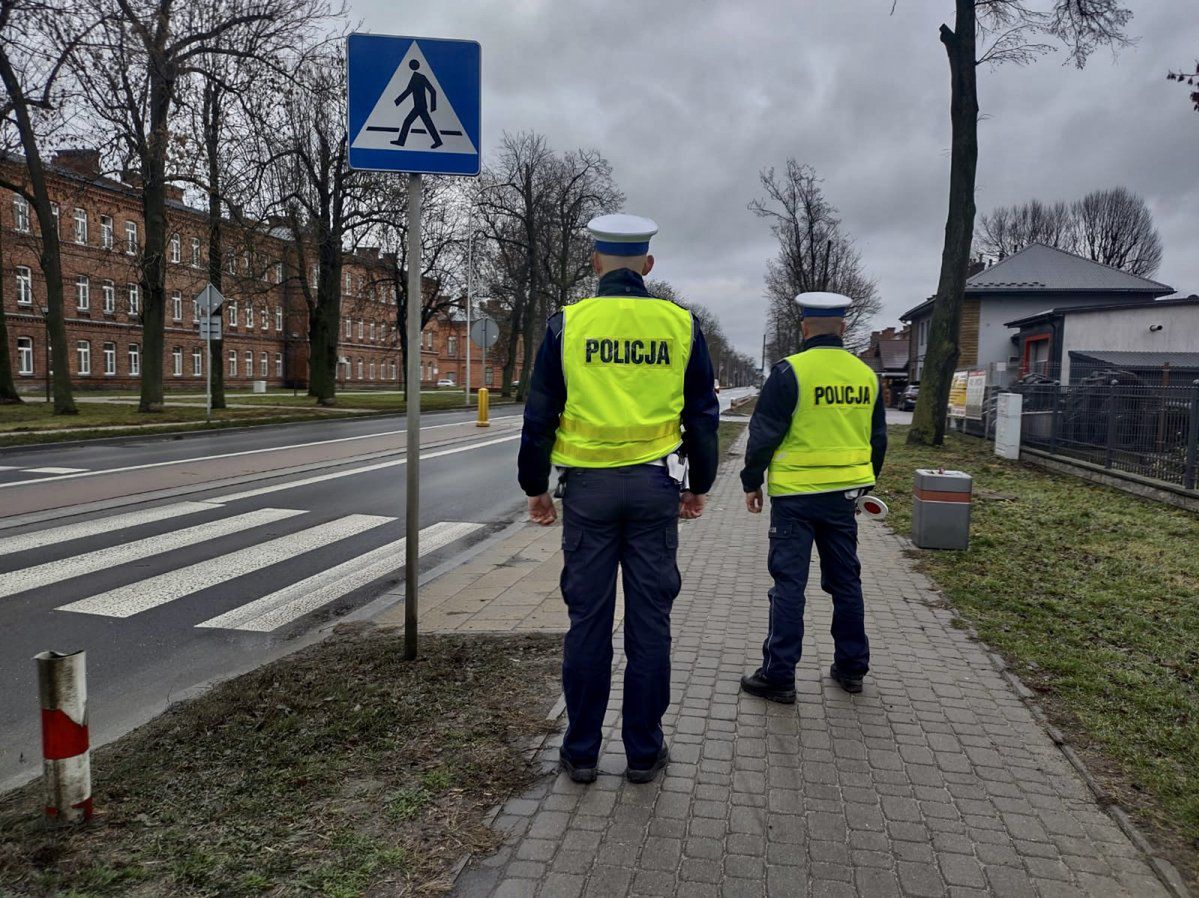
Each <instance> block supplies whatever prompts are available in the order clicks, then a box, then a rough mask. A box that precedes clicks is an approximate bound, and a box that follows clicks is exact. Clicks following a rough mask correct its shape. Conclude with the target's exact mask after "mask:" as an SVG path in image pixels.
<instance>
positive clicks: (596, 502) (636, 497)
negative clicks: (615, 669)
mask: <svg viewBox="0 0 1199 898" xmlns="http://www.w3.org/2000/svg"><path fill="white" fill-rule="evenodd" d="M562 509H563V517H562V525H563V532H562V550H563V555H564V558H565V563H564V564H563V567H562V597H563V599H564V600H565V601H566V607H567V610H568V611H569V613H570V631H569V632H568V633H567V634H566V645H565V650H564V653H563V659H562V691H563V693H564V694H565V696H566V713H567V717H568V720H569V724H568V726H567V729H566V737H565V739H564V740H563V743H562V751H563V752H564V753H565V755H566V756H567V757H568V758H569V759H570V760H571V761H572V762H574V763H576V764H580V765H587V766H590V765H593V764H594V763H595V762H596V761H597V759H598V758H599V752H600V741H601V739H602V729H603V723H604V714H605V712H606V711H607V708H608V693H609V690H610V689H611V683H612V622H613V614H614V611H615V607H616V569H617V566H619V567H620V570H621V573H622V574H623V577H624V609H625V610H624V645H625V655H626V656H627V658H628V666H627V667H626V669H625V676H624V712H623V713H624V725H623V727H622V730H621V735H622V737H623V739H624V747H625V756H626V757H627V759H628V763H629V765H630V766H631V767H648V766H650V765H651V764H653V762H654V761H655V760H657V757H658V752H659V751H660V750H661V748H662V715H663V714H664V713H666V708H667V707H668V706H669V705H670V608H671V606H672V605H673V603H674V600H675V597H676V596H678V594H679V588H680V586H681V580H680V578H679V569H678V565H677V564H676V556H677V554H678V546H679V531H678V513H679V486H678V484H677V483H676V482H675V481H674V480H672V479H671V478H670V476H669V475H668V474H667V472H666V469H665V468H662V467H656V466H652V465H635V466H631V467H624V468H574V469H572V470H571V471H570V472H569V473H568V474H567V477H566V488H565V493H564V494H563V499H562Z"/></svg>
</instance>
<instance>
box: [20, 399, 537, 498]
mask: <svg viewBox="0 0 1199 898" xmlns="http://www.w3.org/2000/svg"><path fill="white" fill-rule="evenodd" d="M519 417H520V415H505V416H504V417H502V418H492V419H491V420H492V421H511V420H512V419H514V418H519ZM469 423H470V421H469V420H468V421H456V422H454V423H453V424H430V425H429V426H428V427H422V428H421V431H422V432H423V431H426V430H438V429H439V428H442V427H461V426H462V425H464V424H469ZM406 432H407V431H404V430H387V431H384V432H382V433H364V434H360V435H359V436H356V437H338V438H337V439H334V440H315V441H313V442H311V443H293V444H292V445H290V446H269V447H267V448H265V449H246V450H244V451H242V452H225V453H222V454H220V455H200V456H196V457H195V458H180V459H176V460H175V461H156V462H150V463H148V464H144V465H129V466H127V467H124V468H106V469H104V470H100V471H81V472H80V473H78V474H65V475H63V476H61V477H39V478H35V479H33V480H18V481H15V482H13V483H0V490H4V489H8V488H10V487H14V486H31V485H33V484H35V483H46V482H48V481H51V480H53V481H56V482H57V481H59V480H74V479H77V478H80V477H99V476H100V475H102V474H124V473H126V472H128V471H145V470H149V469H150V468H165V467H169V466H170V465H186V464H191V463H192V462H197V461H216V460H217V459H221V458H239V457H241V456H243V455H261V454H262V453H263V452H285V451H287V450H288V449H306V448H308V447H310V446H330V445H332V444H334V443H350V442H353V441H354V440H370V439H374V438H375V437H391V436H396V435H397V434H401V433H406Z"/></svg>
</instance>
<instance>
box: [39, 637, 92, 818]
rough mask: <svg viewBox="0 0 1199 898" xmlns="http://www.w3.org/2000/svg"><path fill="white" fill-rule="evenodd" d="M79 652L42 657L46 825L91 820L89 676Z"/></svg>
mask: <svg viewBox="0 0 1199 898" xmlns="http://www.w3.org/2000/svg"><path fill="white" fill-rule="evenodd" d="M84 658H85V655H84V653H83V652H82V651H80V652H71V653H70V654H66V655H64V654H60V653H59V652H41V653H40V654H38V655H37V656H35V657H34V660H35V661H37V685H38V692H39V693H40V695H41V702H42V771H43V773H44V775H45V781H46V783H45V787H46V819H47V820H49V821H51V822H54V823H81V822H84V821H87V820H90V819H91V816H92V768H91V753H90V743H89V742H88V736H87V672H86V667H85V662H84Z"/></svg>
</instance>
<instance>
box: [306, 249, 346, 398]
mask: <svg viewBox="0 0 1199 898" xmlns="http://www.w3.org/2000/svg"><path fill="white" fill-rule="evenodd" d="M317 252H318V253H319V258H320V263H319V271H318V274H317V301H316V308H315V309H313V310H312V311H311V312H310V313H309V316H308V349H309V351H308V355H309V361H308V395H310V396H314V397H316V404H317V405H324V406H332V405H336V404H337V339H338V330H339V328H340V325H341V294H340V290H341V257H340V243H339V242H338V241H336V240H334V239H333V238H332V237H331V236H328V235H322V239H321V240H320V243H319V245H318V247H317Z"/></svg>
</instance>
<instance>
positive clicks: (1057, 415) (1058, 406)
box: [1049, 384, 1062, 455]
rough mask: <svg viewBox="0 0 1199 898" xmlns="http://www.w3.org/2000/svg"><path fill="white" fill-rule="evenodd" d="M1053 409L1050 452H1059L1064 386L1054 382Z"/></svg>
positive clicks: (1054, 453) (1050, 423)
mask: <svg viewBox="0 0 1199 898" xmlns="http://www.w3.org/2000/svg"><path fill="white" fill-rule="evenodd" d="M1052 389H1053V411H1052V412H1051V417H1050V418H1049V454H1050V455H1056V454H1057V437H1058V431H1059V430H1060V428H1061V416H1062V388H1061V386H1060V385H1059V384H1053V385H1052Z"/></svg>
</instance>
